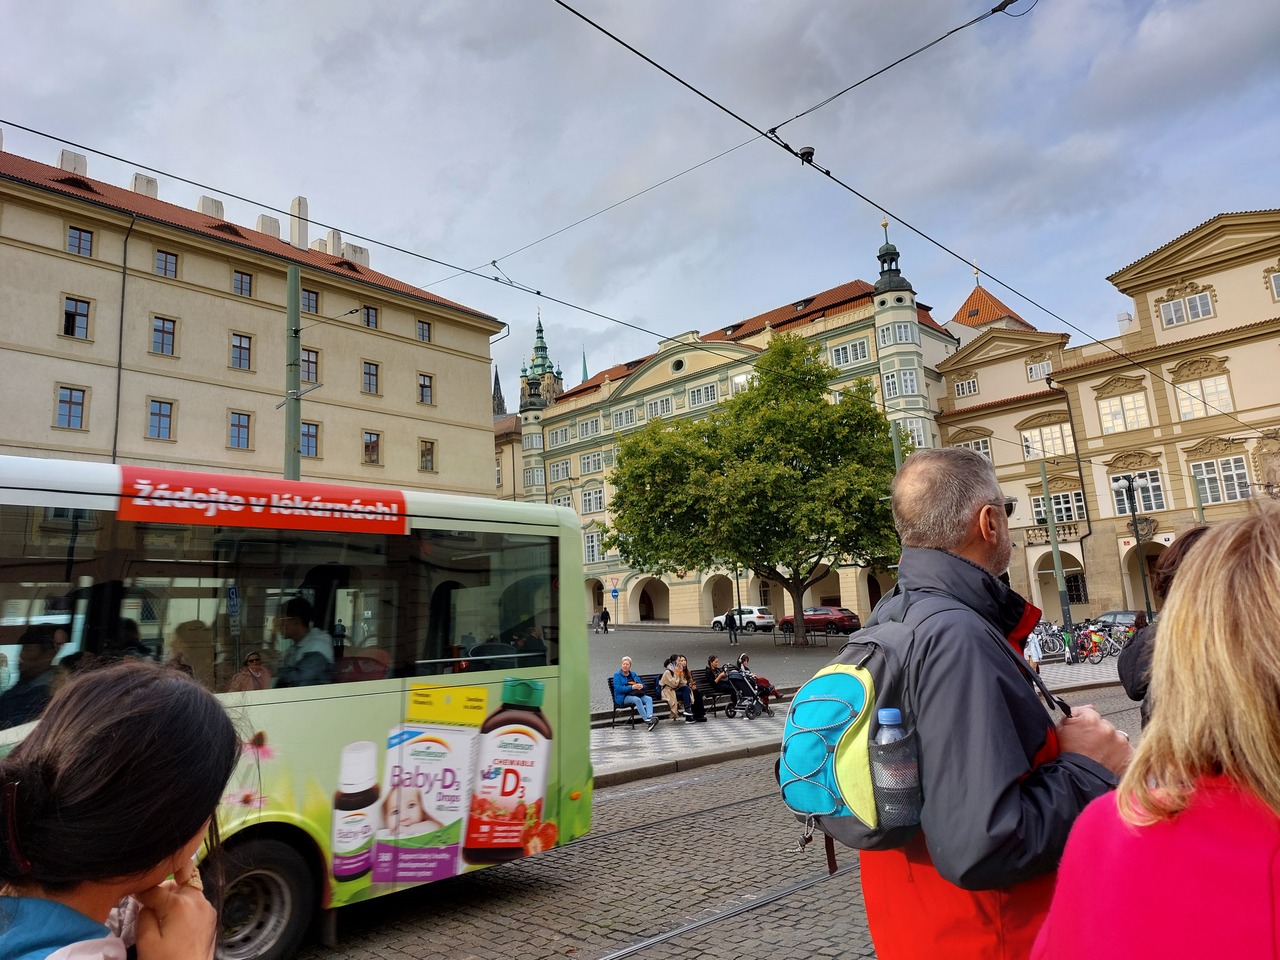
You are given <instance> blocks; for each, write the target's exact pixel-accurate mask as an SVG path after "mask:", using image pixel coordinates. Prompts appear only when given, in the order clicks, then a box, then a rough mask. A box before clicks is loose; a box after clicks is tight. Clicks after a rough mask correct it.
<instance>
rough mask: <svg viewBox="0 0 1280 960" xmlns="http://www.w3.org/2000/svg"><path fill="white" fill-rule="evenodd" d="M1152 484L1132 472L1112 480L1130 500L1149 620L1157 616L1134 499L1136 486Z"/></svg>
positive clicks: (1142, 488)
mask: <svg viewBox="0 0 1280 960" xmlns="http://www.w3.org/2000/svg"><path fill="white" fill-rule="evenodd" d="M1148 486H1150V481H1148V480H1147V478H1146V477H1134V476H1133V475H1132V474H1125V475H1124V476H1120V477H1116V478H1115V479H1114V480H1112V481H1111V489H1112V490H1115V491H1116V492H1121V491H1123V493H1124V495H1125V498H1126V499H1127V500H1128V502H1129V519H1130V520H1132V521H1133V539H1134V541H1135V542H1136V543H1137V545H1138V573H1139V575H1140V576H1141V577H1142V603H1143V606H1145V607H1146V609H1147V620H1148V621H1150V620H1151V619H1152V617H1154V616H1155V614H1154V613H1152V612H1151V594H1150V593H1149V592H1148V590H1147V564H1146V558H1145V557H1143V555H1142V534H1141V533H1139V532H1138V508H1137V505H1136V504H1135V502H1134V500H1135V499H1136V498H1135V496H1134V492H1133V490H1134V487H1137V488H1138V489H1139V490H1145V489H1146V488H1147V487H1148Z"/></svg>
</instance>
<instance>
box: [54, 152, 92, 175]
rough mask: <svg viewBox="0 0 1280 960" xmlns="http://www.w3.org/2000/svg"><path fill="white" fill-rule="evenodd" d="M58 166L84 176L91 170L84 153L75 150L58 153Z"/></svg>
mask: <svg viewBox="0 0 1280 960" xmlns="http://www.w3.org/2000/svg"><path fill="white" fill-rule="evenodd" d="M58 167H59V168H60V169H62V170H66V171H67V172H68V173H74V174H75V175H76V176H77V177H84V176H87V175H88V172H89V161H88V160H87V159H86V158H85V155H84V154H83V153H76V152H75V151H74V150H63V151H62V152H61V153H60V154H58Z"/></svg>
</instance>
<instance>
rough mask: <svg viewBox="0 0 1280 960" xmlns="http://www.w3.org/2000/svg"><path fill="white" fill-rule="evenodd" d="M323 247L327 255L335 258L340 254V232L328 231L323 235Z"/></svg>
mask: <svg viewBox="0 0 1280 960" xmlns="http://www.w3.org/2000/svg"><path fill="white" fill-rule="evenodd" d="M325 246H326V247H328V249H329V253H331V254H332V255H333V256H335V257H336V256H338V254H340V253H342V232H341V231H340V230H330V231H329V232H328V233H327V234H325Z"/></svg>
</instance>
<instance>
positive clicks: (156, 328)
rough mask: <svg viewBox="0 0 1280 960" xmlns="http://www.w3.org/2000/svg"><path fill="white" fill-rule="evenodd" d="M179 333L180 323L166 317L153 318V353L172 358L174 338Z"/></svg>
mask: <svg viewBox="0 0 1280 960" xmlns="http://www.w3.org/2000/svg"><path fill="white" fill-rule="evenodd" d="M177 332H178V321H177V320H168V319H166V318H165V317H153V318H152V320H151V352H152V353H159V354H161V355H163V356H166V357H172V356H173V351H174V338H175V336H176V335H177Z"/></svg>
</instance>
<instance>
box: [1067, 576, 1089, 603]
mask: <svg viewBox="0 0 1280 960" xmlns="http://www.w3.org/2000/svg"><path fill="white" fill-rule="evenodd" d="M1062 579H1063V580H1065V581H1066V584H1067V603H1088V602H1089V587H1088V585H1087V584H1086V583H1085V579H1084V574H1083V573H1068V574H1067V575H1066V576H1064V577H1063V578H1062Z"/></svg>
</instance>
